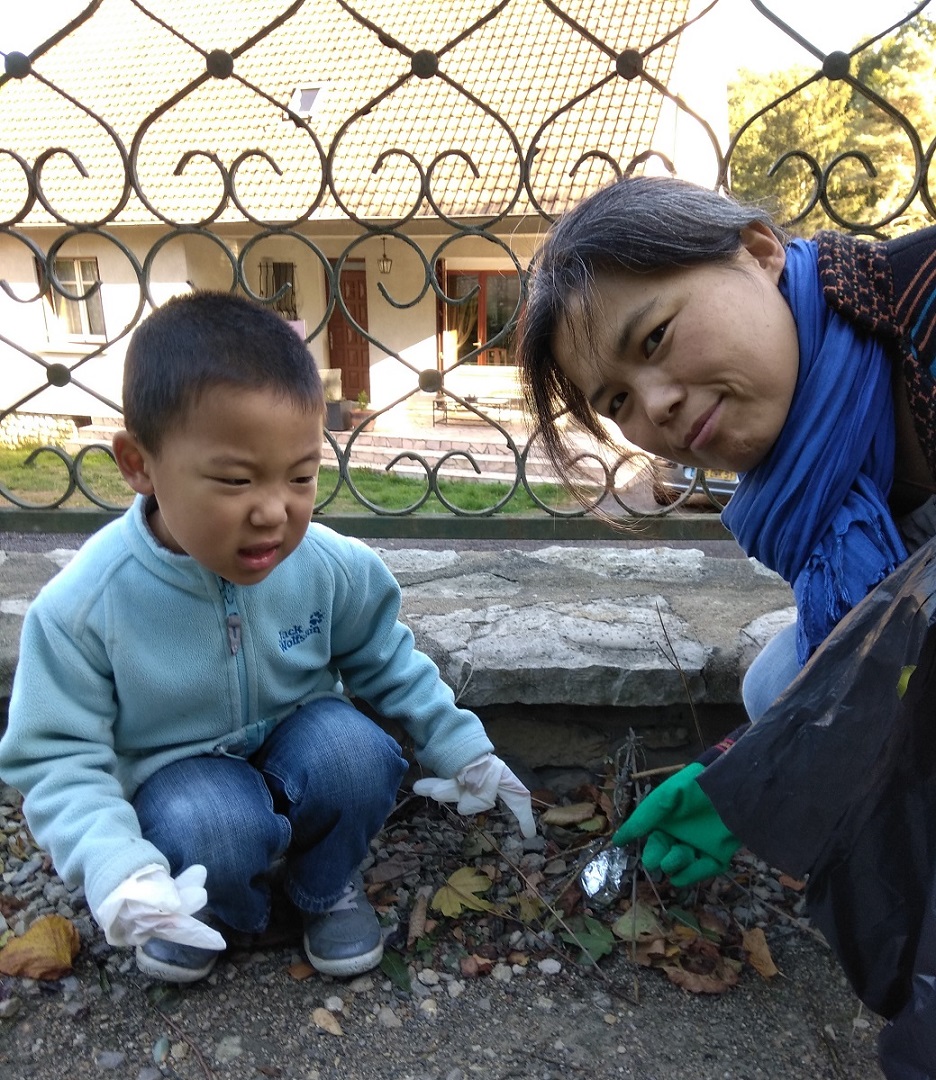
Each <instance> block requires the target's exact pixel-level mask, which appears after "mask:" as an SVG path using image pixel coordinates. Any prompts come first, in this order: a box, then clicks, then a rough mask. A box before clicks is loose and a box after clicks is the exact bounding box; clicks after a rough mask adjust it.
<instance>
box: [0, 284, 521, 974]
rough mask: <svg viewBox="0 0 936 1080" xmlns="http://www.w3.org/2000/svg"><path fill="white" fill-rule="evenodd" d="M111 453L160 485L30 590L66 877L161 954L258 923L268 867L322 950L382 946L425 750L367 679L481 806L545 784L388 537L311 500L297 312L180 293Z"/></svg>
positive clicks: (29, 781)
mask: <svg viewBox="0 0 936 1080" xmlns="http://www.w3.org/2000/svg"><path fill="white" fill-rule="evenodd" d="M123 399H124V419H125V423H126V430H124V431H121V432H119V433H118V434H117V435H115V436H114V443H113V446H114V456H115V459H116V461H117V464H118V466H119V468H120V471H121V473H122V474H123V476H124V477H125V479H126V480H127V482H128V483H129V485H130V487H131V488H132V489H133V490H134V491H135V492H137V497H136V499H135V501H134V503H133V505H132V507H131V508H130V509H129V510H128V511H127V513H126V514H125V515H124V516H123V517H121V518H120V519H119V520H118V521H116V522H114V523H113V524H111V525H109V526H107V527H106V528H105V529H103V530H101V532H100V533H98V534H97V535H96V536H94V537H92V538H91V539H90V540H89V541H88V542H87V543H86V544H85V545H84V546H83V547H82V549H81V551H80V552H79V553H78V554H77V556H76V557H75V559H74V560H73V561H72V563H71V564H70V565H69V566H68V567H67V568H66V569H65V570H64V571H62V573H61V574H59V575H58V576H57V577H56V578H55V579H53V580H52V581H51V582H50V583H49V584H48V585H47V586H46V587H45V588H44V589H43V590H42V592H41V593H40V594H39V596H38V597H37V598H36V601H35V602H34V603H33V605H32V606H31V607H30V609H29V612H28V614H27V616H26V620H25V623H24V626H23V636H22V645H21V649H20V658H19V664H18V668H17V672H16V676H15V679H14V687H13V694H12V698H11V702H10V721H9V727H8V730H7V732H6V734H5V735H4V737H3V739H2V741H0V773H2V775H3V777H4V779H5V780H7V781H8V782H9V783H11V784H14V785H15V786H16V787H18V788H19V789H20V790H21V791H23V792H24V794H25V800H24V812H25V814H26V818H27V821H28V823H29V825H30V828H31V829H32V831H33V834H34V836H35V838H36V840H37V842H38V843H40V844H41V845H43V846H44V847H45V848H47V850H48V851H49V852H50V854H51V855H52V858H53V860H54V862H55V865H56V867H57V869H58V871H59V873H60V874H61V875H62V877H63V879H64V880H65V881H66V882H67V883H68V884H69V885H74V884H78V883H80V884H82V885H83V886H84V890H85V894H86V897H87V900H88V904H89V907H90V908H91V911H92V913H93V915H94V917H95V919H96V920H97V921H98V923H99V924H100V925H101V927H102V929H103V930H104V932H105V935H106V937H107V940H108V941H109V942H110V943H111V944H115V945H134V946H136V956H137V963H138V965H139V967H140V969H141V970H142V971H144V972H145V973H147V974H149V975H152V976H154V977H157V978H162V979H166V980H171V981H176V982H193V981H195V980H197V979H201V978H203V977H204V976H206V975H207V974H208V973H209V972H210V971H211V970H212V968H213V966H214V963H215V960H216V959H217V955H218V951H219V950H221V949H223V948H224V947H225V938H224V932H225V931H227V930H234V931H240V932H243V933H247V934H256V933H259V932H261V931H262V930H263V929H264V928H265V926H266V924H267V920H268V917H269V909H270V881H269V878H270V871H271V867H272V866H273V864H274V863H276V862H277V861H281V862H282V858H283V857H284V856H285V881H284V888H285V891H286V893H287V895H288V896H289V898H290V900H291V901H292V902H293V904H295V906H296V907H297V908H298V909H299V911H300V912H301V914H302V917H303V925H304V934H303V943H304V947H305V951H306V954H307V956H308V958H309V960H310V962H311V963H312V964H313V966H314V967H315V968H316V969H317V970H319V971H321V972H324V973H327V974H332V975H338V976H349V975H355V974H358V973H360V972H363V971H367V970H369V969H370V968H372V967H374V966H375V965H376V964H378V963H379V961H380V958H381V955H382V951H383V947H382V941H381V933H380V927H379V924H378V922H377V917H376V914H375V913H374V911H373V910H372V909H371V907H370V906H369V904H368V903H367V900H366V898H365V896H364V892H363V886H362V881H361V877H360V875H359V874H358V873H357V869H356V868H357V867H358V865H359V864H360V862H361V860H362V859H363V858H364V856H365V855H366V853H367V850H368V846H369V842H370V840H371V839H372V838H373V837H374V836H375V835H376V833H377V832H378V831H379V829H380V828H381V826H382V824H383V822H384V820H385V818H386V816H387V814H388V813H389V811H390V809H391V808H392V806H393V802H394V798H395V795H396V791H397V787H398V785H399V783H400V780H401V779H402V777H403V774H404V772H405V770H406V767H407V763H406V761H405V760H404V758H403V756H402V754H401V751H400V748H399V746H398V745H397V744H396V743H395V742H394V740H393V739H391V738H390V737H389V736H388V735H387V734H385V733H384V732H383V730H382V729H381V728H380V727H378V726H377V725H376V724H374V723H373V722H372V721H371V720H369V719H367V718H366V717H364V716H363V715H362V714H361V713H359V712H358V711H357V710H356V709H355V708H354V707H353V706H352V705H351V703H350V701H349V700H348V698H347V697H346V696H345V691H346V689H347V691H348V692H353V693H354V694H355V695H356V696H359V697H361V698H362V699H366V700H367V701H369V702H370V703H371V704H372V705H373V706H374V708H375V709H377V710H378V711H380V712H381V713H382V714H383V715H385V716H387V717H391V718H394V719H396V720H398V721H399V722H401V723H402V725H403V726H404V728H405V729H406V730H407V732H408V733H409V734H410V735H411V736H412V737H413V740H414V743H415V747H416V750H415V752H416V757H417V759H418V760H419V761H420V762H421V763H422V764H424V765H425V766H426V767H427V768H429V769H431V770H433V771H434V772H436V773H437V774H438V775H439V776H440V777H450V778H453V779H451V780H448V781H439V780H432V781H423V782H421V783H423V784H425V785H427V787H426V788H425V789H424V790H426V791H427V793H429V794H436V797H437V798H448V799H455V800H457V801H459V808H460V809H461V810H462V811H463V812H472V811H475V810H478V809H481V808H482V807H483V806H492V805H494V801H495V798H496V797H497V796H500V797H501V798H503V799H504V800H505V802H507V803H508V805H510V806H511V808H512V809H513V810H514V813H516V814H517V816H518V818H519V819H520V821H521V827H522V829H523V831H524V833H525V834H527V835H532V833H533V831H534V829H535V827H534V824H533V818H532V813H531V809H530V796H529V792H527V791H526V789H525V788H524V787H523V786H522V785H521V784H520V783H519V781H518V780H517V779H516V777H515V776H514V775H513V774H512V773H511V772H510V770H509V769H508V768H507V767H506V766H505V765H504V763H503V762H502V761H500V760H499V759H498V758H496V757H495V756H494V755H493V754H492V753H491V751H492V749H493V747H492V745H491V743H490V741H489V740H488V738H487V736H486V735H485V733H484V730H483V728H482V726H481V722H480V721H479V720H478V718H477V717H476V716H474V715H473V714H472V713H470V712H467V711H466V710H464V709H459V708H457V707H456V705H455V702H454V698H453V695H452V693H451V691H450V690H449V688H448V687H447V686H445V684H444V683H442V681H441V679H440V678H439V674H438V670H437V669H436V668H435V666H434V665H433V664H432V662H431V661H430V660H429V658H428V657H426V656H424V655H423V654H422V653H420V652H418V651H416V650H415V649H414V647H413V638H412V635H411V633H410V632H409V630H407V629H406V627H404V626H403V624H402V623H401V622H400V621H399V619H398V613H399V607H400V591H399V587H398V586H397V584H396V582H395V581H394V579H393V578H392V577H391V575H390V574H389V573H388V571H387V570H386V568H385V567H384V565H383V563H382V562H381V561H380V559H379V558H378V557H377V556H376V555H375V554H374V553H373V552H372V551H371V550H370V549H369V548H367V547H366V546H365V545H363V544H361V543H359V542H357V541H354V540H348V539H346V538H343V537H341V536H339V535H337V534H335V533H333V532H332V531H331V530H329V529H326V528H324V527H323V526H320V525H310V518H311V516H312V511H313V508H314V505H315V496H316V481H317V476H318V469H319V464H320V461H321V456H322V441H323V415H324V411H325V405H324V395H323V392H322V384H321V380H320V378H319V376H318V373H317V371H316V369H315V365H314V363H313V362H312V359H311V357H310V356H309V353H308V351H307V349H306V347H305V345H304V344H303V342H302V341H301V340H300V338H299V337H298V336H297V335H296V334H295V333H294V332H293V331H292V329H291V328H290V327H289V326H287V325H286V323H285V322H284V321H283V320H282V319H280V318H279V316H278V315H276V314H275V313H273V312H271V311H269V310H266V309H264V308H262V307H261V306H259V305H257V304H254V303H253V302H251V301H248V300H246V299H243V298H240V297H237V296H233V295H230V294H215V293H201V294H198V293H196V294H193V295H190V296H186V297H179V298H176V299H174V300H171V301H170V302H169V303H167V304H165V305H164V306H163V307H161V308H159V309H158V310H157V311H155V312H154V313H153V314H151V315H150V316H149V317H148V318H147V319H145V320H144V321H143V322H142V323H141V324H140V326H139V327H138V329H137V330H136V332H135V333H134V335H133V337H132V339H131V342H130V346H129V348H128V351H127V358H126V366H125V372H124V389H123Z"/></svg>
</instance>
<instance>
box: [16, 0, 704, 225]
mask: <svg viewBox="0 0 936 1080" xmlns="http://www.w3.org/2000/svg"><path fill="white" fill-rule="evenodd" d="M688 2H689V0H628V2H621V0H562V3H561V11H562V13H564V15H565V16H566V18H563V17H562V16H561V15H560V14H559V10H560V5H559V4H552V3H547V2H546V0H502V2H501V3H498V4H494V3H492V0H408V2H406V3H402V2H401V0H359V2H358V3H357V4H356V5H355V10H356V11H357V12H358V14H359V16H360V17H359V18H356V17H354V15H353V14H351V7H350V5H348V4H346V3H344V2H342V0H305V2H301V0H295V2H294V3H292V4H291V5H290V4H288V2H287V0H250V3H245V2H244V0H149V3H147V4H146V5H145V7H146V10H147V11H148V12H150V13H151V15H152V16H156V17H157V18H158V19H160V20H162V21H163V22H164V23H165V24H167V25H168V26H171V27H173V28H174V30H175V31H176V32H177V33H173V32H171V31H170V30H169V29H168V28H167V26H163V25H160V23H159V22H157V21H156V20H155V19H154V18H153V17H151V15H150V14H146V13H144V11H143V10H141V7H143V5H142V3H141V5H140V6H137V5H135V4H134V3H132V2H131V0H102V3H101V6H100V7H99V8H98V10H97V11H96V12H95V13H94V14H93V16H92V17H91V18H90V19H89V20H88V21H87V22H86V23H85V24H84V25H83V26H81V27H80V28H79V29H78V30H76V31H74V32H73V34H71V35H70V36H69V37H68V38H66V39H65V40H64V41H62V42H61V43H60V44H58V45H56V46H55V47H53V48H52V49H50V50H49V51H48V52H46V53H45V54H44V55H42V56H40V57H38V58H37V59H36V60H35V62H34V72H35V76H27V77H26V78H25V79H22V80H17V79H12V78H8V79H6V80H5V81H3V82H2V84H0V149H7V150H12V151H15V152H16V153H17V154H19V155H20V156H21V157H22V158H23V159H25V160H26V162H27V163H28V164H29V165H30V166H33V165H35V164H36V162H37V159H39V158H40V155H41V154H43V152H44V151H46V150H47V148H50V147H62V148H65V149H67V150H69V151H71V152H72V153H74V154H75V155H76V156H77V158H78V159H80V161H81V163H82V165H83V166H84V168H85V169H86V170H87V172H88V173H89V176H88V177H87V178H84V177H82V176H81V175H80V174H79V172H78V170H77V169H76V167H75V165H74V164H73V163H72V161H71V160H69V158H67V157H66V156H65V155H64V154H58V155H53V156H52V158H51V159H50V160H49V161H47V162H46V163H45V164H44V165H43V167H42V170H41V177H42V185H41V186H42V190H43V192H44V193H45V195H46V196H47V197H48V199H49V201H50V202H51V204H52V205H53V206H54V207H55V208H56V209H57V210H59V211H60V212H61V213H62V214H63V216H65V217H67V218H69V219H70V220H73V221H81V222H92V221H101V220H105V219H116V220H118V221H120V222H126V223H144V222H146V223H153V222H154V221H155V220H158V219H159V218H160V216H162V217H163V218H164V219H166V220H169V221H172V222H180V223H186V224H189V223H196V222H199V221H202V220H205V219H208V218H210V217H211V216H212V215H213V214H215V213H216V211H217V209H218V208H219V207H220V208H221V213H220V216H219V218H218V220H220V221H222V222H236V221H242V220H243V219H244V213H242V211H241V210H240V209H238V207H237V205H236V204H235V202H234V200H233V199H227V200H225V177H224V174H223V173H222V171H221V170H219V169H218V167H217V166H216V164H214V163H213V161H212V160H211V159H210V158H209V157H208V155H212V156H214V157H215V158H216V160H218V161H220V162H221V163H222V165H223V169H224V172H228V173H229V170H230V169H231V168H232V167H233V165H234V164H235V162H237V161H238V159H241V158H243V156H244V155H245V154H246V155H249V156H248V157H247V158H246V159H244V160H243V161H242V163H241V164H240V165H238V167H237V170H236V176H235V179H234V182H233V185H232V187H233V191H234V193H236V196H237V198H238V199H239V200H240V202H241V206H242V207H243V210H244V211H246V212H247V213H248V214H250V215H253V216H254V217H256V218H258V219H260V220H262V221H264V222H267V221H269V222H271V223H273V222H275V223H283V222H288V221H292V220H298V219H302V218H303V217H304V216H307V215H311V216H314V217H316V218H323V217H324V218H335V217H344V216H345V215H346V214H350V215H351V216H353V217H358V218H360V219H361V220H367V221H373V220H376V219H390V220H399V219H402V218H405V217H406V216H408V215H410V214H411V213H413V212H416V213H417V215H418V216H433V215H434V214H435V211H434V210H433V208H432V205H431V203H430V202H429V201H428V200H427V199H426V198H425V197H424V196H423V193H422V181H421V179H420V170H421V171H422V173H423V174H425V173H426V172H427V171H428V169H429V168H430V166H431V165H432V163H433V162H435V165H434V166H432V176H431V181H429V182H428V190H429V191H430V192H431V195H432V199H433V200H434V201H435V203H436V205H437V206H438V208H439V210H440V211H441V212H443V213H444V214H447V215H451V216H452V217H455V218H458V219H460V220H461V219H464V218H478V217H481V218H491V217H495V216H497V215H499V214H502V213H504V212H506V211H507V210H508V209H509V208H511V207H513V211H514V212H530V210H531V209H534V208H535V207H534V206H532V205H531V203H530V200H529V197H528V194H527V192H526V191H525V190H524V188H523V184H522V180H521V177H522V163H523V160H524V158H525V157H526V155H527V154H528V153H529V152H530V148H531V145H532V144H533V141H534V138H536V149H537V153H536V155H535V158H534V160H533V165H532V167H531V173H530V180H531V183H530V187H531V190H532V193H533V196H534V198H535V200H536V202H537V203H538V204H539V206H540V207H542V208H543V209H544V210H545V211H547V212H549V213H554V212H556V211H558V210H560V209H561V208H562V207H563V206H565V205H567V204H568V203H570V202H572V201H576V200H578V199H579V198H581V197H582V195H583V194H585V193H586V191H588V190H591V189H592V188H594V187H595V186H596V185H597V184H598V183H601V182H603V181H606V180H608V179H609V178H610V177H611V175H612V173H611V171H610V166H609V165H608V163H607V162H606V161H604V160H602V159H601V158H598V157H594V156H592V157H589V158H587V159H586V160H585V162H584V163H583V164H582V165H581V166H580V168H579V169H578V171H577V172H576V173H575V175H574V176H572V177H570V175H569V170H570V169H571V168H572V166H573V165H574V164H575V163H576V162H577V161H578V160H579V159H580V158H581V157H582V155H585V154H589V153H591V154H592V155H594V154H595V152H598V153H599V154H601V155H608V156H610V157H611V158H613V159H614V160H615V161H617V162H618V163H619V164H620V166H621V167H622V168H623V167H626V166H627V164H628V162H629V161H630V160H631V158H632V157H633V156H634V155H635V154H637V153H640V152H642V151H645V150H647V149H649V148H650V146H651V145H652V138H653V132H654V128H655V125H656V122H657V119H658V116H659V110H660V106H661V104H662V102H663V95H662V94H661V93H660V91H659V90H658V89H655V88H654V86H653V85H652V83H651V81H649V80H648V79H646V78H643V77H637V78H633V79H630V80H628V79H626V78H624V77H621V76H619V75H618V74H617V73H616V70H615V61H616V58H617V56H618V55H619V54H621V53H622V52H624V51H625V50H636V51H637V52H639V53H641V54H643V64H644V70H645V72H646V73H647V75H648V76H650V78H652V79H653V80H655V81H657V82H658V83H659V84H662V85H664V86H665V85H666V83H667V80H668V77H669V74H670V70H671V67H672V63H673V59H674V56H675V50H676V44H677V41H678V34H677V35H674V36H673V37H672V38H671V39H670V40H669V41H665V39H666V38H667V37H668V35H670V33H671V31H673V30H676V29H678V27H679V26H680V25H681V24H682V22H683V21H684V19H685V17H686V10H687V7H688ZM284 11H285V12H287V13H288V16H287V17H286V18H285V20H284V21H282V23H281V25H279V26H276V27H275V28H273V29H271V30H269V31H268V32H266V33H264V32H263V31H264V27H266V26H268V25H269V24H270V23H271V22H273V21H274V20H275V19H276V18H277V17H279V16H281V15H282V13H283V12H284ZM492 12H494V14H493V16H492V17H490V18H487V19H485V16H489V15H491V13H492ZM365 20H366V22H367V23H370V24H371V25H366V24H365ZM257 35H259V40H257V41H256V42H254V43H253V44H252V45H250V46H249V47H248V48H245V49H243V51H241V52H240V53H239V55H237V56H236V57H235V60H234V76H232V77H230V78H227V79H218V78H210V77H207V78H206V77H204V76H205V57H204V55H203V53H202V52H199V51H198V50H199V49H201V50H203V52H204V53H207V52H210V51H211V50H214V49H223V50H228V51H233V52H235V53H236V52H238V50H240V49H242V47H243V44H244V42H246V41H248V40H249V39H250V38H252V37H254V36H257ZM381 38H383V40H381ZM664 42H665V43H664ZM419 50H429V51H430V52H432V53H435V54H437V56H438V72H439V74H438V75H436V76H435V77H429V78H419V77H418V76H416V75H414V74H413V72H412V60H411V53H414V52H417V51H419ZM200 78H202V79H203V81H202V82H201V83H200V84H197V85H194V86H193V83H196V82H197V80H198V79H200ZM319 83H322V84H326V85H327V87H328V89H327V92H326V93H325V94H323V95H322V96H321V98H320V102H319V107H318V108H317V109H316V110H315V111H314V113H313V115H312V116H311V118H310V119H309V121H308V122H307V126H306V125H305V124H304V125H301V126H297V125H296V124H295V123H293V122H291V121H290V120H289V119H288V117H287V116H286V113H285V112H284V107H285V106H286V105H288V103H289V101H290V98H291V96H292V94H293V91H294V90H295V89H296V87H297V86H300V85H314V84H319ZM66 94H67V95H70V97H71V98H73V99H74V101H69V100H68V98H66V97H65V95H66ZM180 95H181V96H180ZM580 95H584V96H583V97H581V100H578V99H579V97H580ZM74 102H80V103H81V106H83V108H81V107H79V106H78V105H77V104H75V103H74ZM89 112H90V113H92V114H94V115H93V116H91V115H89ZM101 121H103V122H104V123H103V124H102V123H101ZM105 124H106V125H108V126H109V127H110V128H111V129H112V131H113V132H114V135H115V136H116V139H115V138H114V137H112V136H111V135H110V134H109V133H108V130H107V129H106V128H105V126H104V125H105ZM119 144H122V146H123V147H124V148H125V149H126V151H127V152H128V153H130V152H131V151H135V152H134V154H133V160H134V161H135V168H136V175H137V177H138V180H139V187H140V190H141V192H142V193H143V195H144V197H145V199H146V201H147V202H148V203H149V204H150V207H151V209H148V208H147V207H146V206H145V205H143V203H142V202H141V201H140V200H139V199H138V198H137V197H136V195H135V194H132V193H131V194H130V195H129V197H128V198H127V200H126V204H125V205H124V206H123V207H122V208H121V209H119V213H118V208H119V207H121V202H122V200H123V198H124V191H125V183H124V176H125V168H124V162H123V160H122V150H121V147H120V145H119ZM137 144H138V145H137ZM192 151H194V152H195V154H194V156H192V157H190V158H189V159H188V161H187V163H186V164H185V166H184V168H183V169H182V171H181V173H180V175H175V171H176V169H177V167H178V166H179V164H180V162H183V161H184V160H185V155H186V154H187V153H189V152H192ZM258 151H260V152H262V153H263V154H265V155H268V156H269V157H268V158H265V157H261V156H259V154H258V153H257V152H258ZM252 152H253V153H252ZM329 152H330V153H331V156H332V161H331V172H332V176H333V178H334V195H335V196H337V200H339V201H340V204H342V205H343V207H344V209H342V206H341V205H339V203H338V202H336V199H335V198H334V197H333V195H332V193H330V192H329V191H328V190H327V189H326V190H325V192H324V193H322V190H321V189H322V186H323V177H324V175H325V173H324V169H323V166H324V163H325V156H326V154H329ZM381 155H386V157H385V159H384V161H383V164H382V165H381V166H380V167H379V168H377V169H376V171H375V166H377V163H378V161H379V160H380V159H381ZM468 159H470V162H469V160H468ZM273 162H275V167H274V165H273ZM417 162H418V163H419V164H418V165H417V164H416V163H417ZM471 163H473V164H474V166H475V167H476V168H477V170H478V174H479V175H478V176H477V177H475V176H474V175H473V170H472V165H471ZM277 168H278V169H279V170H281V175H278V174H277V172H276V169H277ZM25 195H26V184H25V180H24V179H23V172H22V169H21V168H20V167H19V166H18V165H17V164H16V163H15V162H14V160H13V159H12V158H10V157H9V156H8V155H3V154H0V218H2V219H9V218H10V217H11V216H14V215H15V214H16V213H17V211H18V209H19V208H20V207H21V206H22V205H23V202H24V199H25ZM48 220H50V218H49V215H48V213H47V212H46V211H45V210H44V209H43V208H42V207H41V206H40V205H38V204H37V205H36V207H34V209H33V210H32V212H31V213H30V215H29V218H28V221H30V222H33V221H35V222H37V223H38V222H42V221H48Z"/></svg>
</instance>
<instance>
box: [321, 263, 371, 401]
mask: <svg viewBox="0 0 936 1080" xmlns="http://www.w3.org/2000/svg"><path fill="white" fill-rule="evenodd" d="M338 287H339V289H340V290H341V298H342V300H344V303H345V306H346V307H347V309H348V312H349V314H350V315H351V318H352V319H354V321H355V322H356V323H357V324H358V326H360V327H362V328H363V329H364V330H366V329H367V273H366V271H364V270H356V269H345V270H344V271H342V274H341V280H340V282H339V284H338ZM328 355H329V364H330V366H331V367H333V368H341V393H342V395H343V396H344V397H346V398H349V399H350V400H351V401H354V400H356V398H357V396H358V394H360V392H361V391H362V390H364V391H365V392H366V393H367V395H368V398H370V348H369V346H368V341H367V338H366V337H364V335H363V334H361V333H360V332H359V331H358V330H357V329H356V328H355V327H353V326H352V325H351V324H350V323H349V322H348V320H347V319H346V318H345V315H344V312H343V311H342V310H341V308H340V307H335V310H334V311H333V312H332V313H331V317H330V318H329V320H328Z"/></svg>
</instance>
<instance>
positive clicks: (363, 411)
mask: <svg viewBox="0 0 936 1080" xmlns="http://www.w3.org/2000/svg"><path fill="white" fill-rule="evenodd" d="M369 406H370V395H369V394H368V392H367V391H366V390H362V391H361V392H360V393H359V394H358V396H357V400H356V402H355V404H354V406H352V408H351V426H352V427H355V428H356V427H358V426H359V425H361V424H366V423H367V421H368V420H370V418H371V417H372V416H373V415H374V410H373V409H371V408H369Z"/></svg>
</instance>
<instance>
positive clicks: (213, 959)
mask: <svg viewBox="0 0 936 1080" xmlns="http://www.w3.org/2000/svg"><path fill="white" fill-rule="evenodd" d="M220 955H221V953H220V952H218V950H217V949H199V948H197V947H196V946H195V945H180V944H179V943H178V942H177V941H167V940H166V939H165V938H155V937H154V938H150V939H149V941H147V942H144V944H142V945H137V950H136V962H137V967H138V968H139V969H140V971H142V972H143V974H144V975H152V976H153V978H155V979H162V980H163V981H164V982H175V983H190V982H198V980H199V979H204V978H205V976H206V975H210V974H211V972H212V970H213V969H214V966H215V964H216V963H217V960H218V957H219V956H220Z"/></svg>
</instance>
